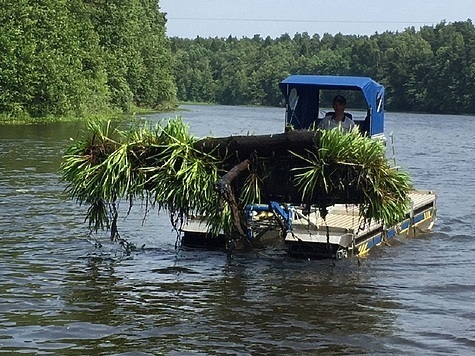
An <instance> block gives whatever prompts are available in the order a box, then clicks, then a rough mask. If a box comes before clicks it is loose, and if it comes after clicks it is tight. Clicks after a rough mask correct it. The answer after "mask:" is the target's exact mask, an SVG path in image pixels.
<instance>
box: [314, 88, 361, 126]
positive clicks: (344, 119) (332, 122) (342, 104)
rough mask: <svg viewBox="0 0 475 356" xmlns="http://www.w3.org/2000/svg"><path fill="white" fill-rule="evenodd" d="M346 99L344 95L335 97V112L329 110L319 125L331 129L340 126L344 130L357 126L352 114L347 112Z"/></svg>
mask: <svg viewBox="0 0 475 356" xmlns="http://www.w3.org/2000/svg"><path fill="white" fill-rule="evenodd" d="M345 109H346V99H345V97H344V96H342V95H337V96H335V97H334V98H333V110H335V111H334V112H328V113H327V114H326V115H325V117H324V118H323V119H322V121H321V122H320V124H319V125H318V127H319V128H321V129H326V130H331V129H334V128H340V130H342V131H351V130H352V129H353V127H355V123H354V121H353V120H352V119H351V114H349V113H346V112H345Z"/></svg>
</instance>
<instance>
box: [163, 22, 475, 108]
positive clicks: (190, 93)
mask: <svg viewBox="0 0 475 356" xmlns="http://www.w3.org/2000/svg"><path fill="white" fill-rule="evenodd" d="M171 48H172V52H173V73H174V76H175V78H176V84H177V88H178V98H179V99H180V100H184V101H195V102H216V103H219V104H233V105H236V104H240V105H263V106H279V105H281V104H282V95H281V93H280V91H279V88H278V86H277V84H278V82H279V81H280V80H282V79H283V78H285V77H286V76H287V75H288V74H290V73H295V74H326V75H328V74H331V75H358V76H369V77H372V78H374V79H375V80H377V81H378V82H381V83H382V84H384V85H385V87H386V89H387V90H386V98H387V103H386V108H387V109H388V110H394V111H424V112H444V113H475V27H474V25H473V24H472V21H471V20H467V21H464V22H454V23H451V24H447V23H445V22H442V23H440V24H438V25H436V26H424V27H422V28H421V29H420V30H419V31H416V30H415V29H414V28H407V29H406V30H404V31H403V32H396V33H392V32H384V33H381V34H377V33H376V34H374V35H372V36H355V35H342V34H337V35H334V36H333V35H330V34H325V35H323V37H320V36H318V35H314V36H309V35H308V34H307V33H303V34H296V35H295V36H294V37H293V38H291V37H290V36H289V35H288V34H284V35H282V36H280V37H279V38H276V39H271V38H270V37H267V38H265V39H263V38H261V37H260V36H259V35H255V36H254V37H253V38H242V39H237V38H234V37H228V38H201V37H197V38H196V39H194V40H190V39H180V38H172V39H171Z"/></svg>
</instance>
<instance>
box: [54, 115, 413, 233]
mask: <svg viewBox="0 0 475 356" xmlns="http://www.w3.org/2000/svg"><path fill="white" fill-rule="evenodd" d="M61 170H62V180H63V181H65V182H67V188H66V192H67V194H68V195H69V197H71V198H73V199H76V200H77V201H78V202H79V203H80V204H85V205H88V206H89V208H88V211H87V213H86V219H87V220H88V221H89V225H90V227H91V228H93V229H96V230H97V229H104V228H106V229H110V231H111V238H112V239H114V238H116V237H117V236H118V232H117V225H116V223H117V218H118V211H117V209H116V205H117V203H118V202H119V201H120V200H127V201H128V202H129V204H130V205H132V204H133V203H134V202H135V201H137V200H142V201H145V202H146V203H147V204H150V205H151V206H155V207H157V208H158V210H166V211H167V212H168V213H169V214H170V217H171V222H172V225H173V226H174V227H175V228H176V229H178V228H179V225H180V223H181V222H183V219H184V218H186V217H187V216H199V217H203V219H205V220H206V223H207V224H208V226H209V227H210V230H211V233H212V234H214V235H217V234H218V232H220V231H221V232H224V233H225V234H226V235H228V236H239V237H244V236H245V232H246V219H245V216H244V210H245V207H246V205H247V204H253V203H268V202H270V201H279V202H283V203H287V204H307V205H313V206H317V207H319V208H326V207H328V206H330V205H333V204H336V203H354V204H359V206H360V216H361V218H362V219H365V220H371V219H374V220H381V221H384V222H385V223H387V224H391V223H393V222H395V221H397V220H399V219H401V218H403V217H404V214H405V211H406V208H407V206H408V193H409V191H410V189H411V183H410V179H409V176H408V174H407V173H405V172H403V171H400V170H398V169H396V168H394V167H391V166H390V165H389V161H388V160H387V159H386V156H385V147H384V145H383V143H382V142H380V141H377V140H373V139H370V138H368V137H366V136H363V135H361V134H360V133H359V132H358V131H356V130H355V131H352V132H350V133H342V132H340V131H338V130H331V131H320V130H314V131H312V130H296V131H289V132H285V133H282V134H276V135H252V136H251V135H250V136H231V137H225V138H202V139H198V138H195V137H193V136H192V135H191V134H190V133H189V127H188V126H187V125H186V124H184V123H183V121H182V120H181V119H179V118H178V119H170V120H168V121H164V122H162V123H161V124H157V125H151V124H145V123H142V124H138V123H137V124H134V125H132V126H131V127H130V128H128V129H127V130H120V129H118V128H112V126H111V124H110V123H107V124H99V123H97V122H91V123H89V124H88V125H87V127H86V129H85V130H84V131H83V133H82V135H81V137H80V138H79V139H78V140H77V141H75V143H74V144H73V145H72V146H71V147H70V148H69V149H68V150H67V152H66V153H65V155H64V161H63V163H62V165H61Z"/></svg>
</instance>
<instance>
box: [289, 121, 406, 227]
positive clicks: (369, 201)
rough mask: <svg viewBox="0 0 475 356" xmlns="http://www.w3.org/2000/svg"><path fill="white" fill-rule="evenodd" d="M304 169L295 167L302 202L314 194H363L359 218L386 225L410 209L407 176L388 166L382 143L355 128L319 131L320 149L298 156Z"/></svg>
mask: <svg viewBox="0 0 475 356" xmlns="http://www.w3.org/2000/svg"><path fill="white" fill-rule="evenodd" d="M297 156H298V157H300V158H301V159H302V160H304V161H305V162H306V163H307V166H304V167H301V168H295V169H294V171H295V172H296V175H295V183H296V185H297V187H299V190H300V191H301V193H302V196H303V201H307V200H311V198H312V194H313V192H315V191H322V190H323V191H325V192H326V193H328V194H338V192H345V191H347V190H349V189H351V190H352V191H353V192H362V194H363V196H364V199H363V203H362V204H361V205H360V216H361V217H362V218H363V219H365V220H366V221H371V220H376V221H383V222H385V223H386V224H388V226H390V225H392V224H394V223H397V222H398V221H401V220H402V219H403V218H404V217H405V215H406V211H407V209H408V208H409V204H410V201H409V198H408V193H409V192H410V190H411V189H412V184H411V181H410V177H409V175H408V173H406V172H404V171H401V170H399V169H397V168H395V167H391V166H390V164H389V162H388V160H387V159H386V155H385V148H384V144H383V143H382V142H381V141H377V140H373V139H370V138H368V137H366V136H362V135H361V133H360V132H359V131H358V130H357V129H355V130H353V131H352V132H349V133H343V132H341V131H340V130H324V131H321V137H320V143H319V146H318V147H316V148H315V151H308V155H306V156H301V155H297Z"/></svg>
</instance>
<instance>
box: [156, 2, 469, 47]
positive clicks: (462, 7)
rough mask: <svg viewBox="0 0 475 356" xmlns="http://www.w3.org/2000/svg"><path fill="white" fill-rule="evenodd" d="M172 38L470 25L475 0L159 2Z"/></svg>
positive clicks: (376, 30) (369, 31) (352, 32)
mask: <svg viewBox="0 0 475 356" xmlns="http://www.w3.org/2000/svg"><path fill="white" fill-rule="evenodd" d="M159 5H160V8H161V11H162V12H165V13H167V19H168V22H167V34H168V36H170V37H173V36H178V37H188V38H195V37H196V36H201V37H216V36H217V37H228V36H229V35H232V36H235V37H237V38H241V37H252V36H254V35H255V34H259V35H260V36H261V37H263V38H265V37H266V36H271V37H272V38H275V37H278V36H280V35H282V34H284V33H288V34H289V35H291V36H293V35H294V34H295V33H303V32H307V33H308V34H309V35H311V36H312V35H314V34H319V35H323V34H324V33H331V34H336V33H339V32H341V33H342V34H358V35H372V34H374V33H375V32H378V33H381V32H384V31H402V30H404V29H405V28H407V27H410V26H414V27H415V28H416V29H419V28H420V27H421V26H423V25H430V26H431V25H436V24H438V23H439V22H441V21H443V20H445V21H446V22H454V21H466V20H467V19H469V18H473V17H474V16H475V0H378V1H377V0H364V1H363V0H286V1H283V0H159Z"/></svg>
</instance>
